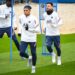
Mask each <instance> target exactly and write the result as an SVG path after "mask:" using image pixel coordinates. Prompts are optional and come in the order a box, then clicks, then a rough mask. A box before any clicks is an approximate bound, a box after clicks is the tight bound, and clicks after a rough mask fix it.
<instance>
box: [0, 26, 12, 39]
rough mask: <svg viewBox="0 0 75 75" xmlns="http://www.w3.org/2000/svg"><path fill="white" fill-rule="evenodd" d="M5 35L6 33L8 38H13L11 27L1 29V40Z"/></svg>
mask: <svg viewBox="0 0 75 75" xmlns="http://www.w3.org/2000/svg"><path fill="white" fill-rule="evenodd" d="M4 33H6V34H7V36H8V37H11V27H7V28H0V38H2V37H3V35H4Z"/></svg>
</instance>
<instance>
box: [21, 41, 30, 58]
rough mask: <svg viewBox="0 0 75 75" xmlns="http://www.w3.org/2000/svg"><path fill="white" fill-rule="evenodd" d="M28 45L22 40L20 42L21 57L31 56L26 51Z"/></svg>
mask: <svg viewBox="0 0 75 75" xmlns="http://www.w3.org/2000/svg"><path fill="white" fill-rule="evenodd" d="M27 46H28V43H27V42H23V41H21V44H20V56H21V57H25V58H29V55H28V54H27V53H26V49H27Z"/></svg>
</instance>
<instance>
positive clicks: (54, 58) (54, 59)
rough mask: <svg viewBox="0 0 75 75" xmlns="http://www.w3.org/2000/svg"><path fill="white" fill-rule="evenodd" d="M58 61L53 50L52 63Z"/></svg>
mask: <svg viewBox="0 0 75 75" xmlns="http://www.w3.org/2000/svg"><path fill="white" fill-rule="evenodd" d="M55 62H56V54H55V53H54V52H53V53H52V63H55Z"/></svg>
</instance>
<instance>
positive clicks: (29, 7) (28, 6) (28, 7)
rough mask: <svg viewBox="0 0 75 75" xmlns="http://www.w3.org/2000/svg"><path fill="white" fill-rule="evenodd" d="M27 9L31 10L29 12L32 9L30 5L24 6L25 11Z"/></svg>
mask: <svg viewBox="0 0 75 75" xmlns="http://www.w3.org/2000/svg"><path fill="white" fill-rule="evenodd" d="M25 8H27V9H29V10H30V9H32V7H31V6H30V5H26V6H24V9H25Z"/></svg>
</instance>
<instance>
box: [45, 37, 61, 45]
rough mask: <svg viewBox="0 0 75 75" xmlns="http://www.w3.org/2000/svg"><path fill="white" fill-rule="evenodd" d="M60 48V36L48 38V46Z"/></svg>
mask: <svg viewBox="0 0 75 75" xmlns="http://www.w3.org/2000/svg"><path fill="white" fill-rule="evenodd" d="M53 43H54V45H57V46H60V36H46V46H52V44H53Z"/></svg>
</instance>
